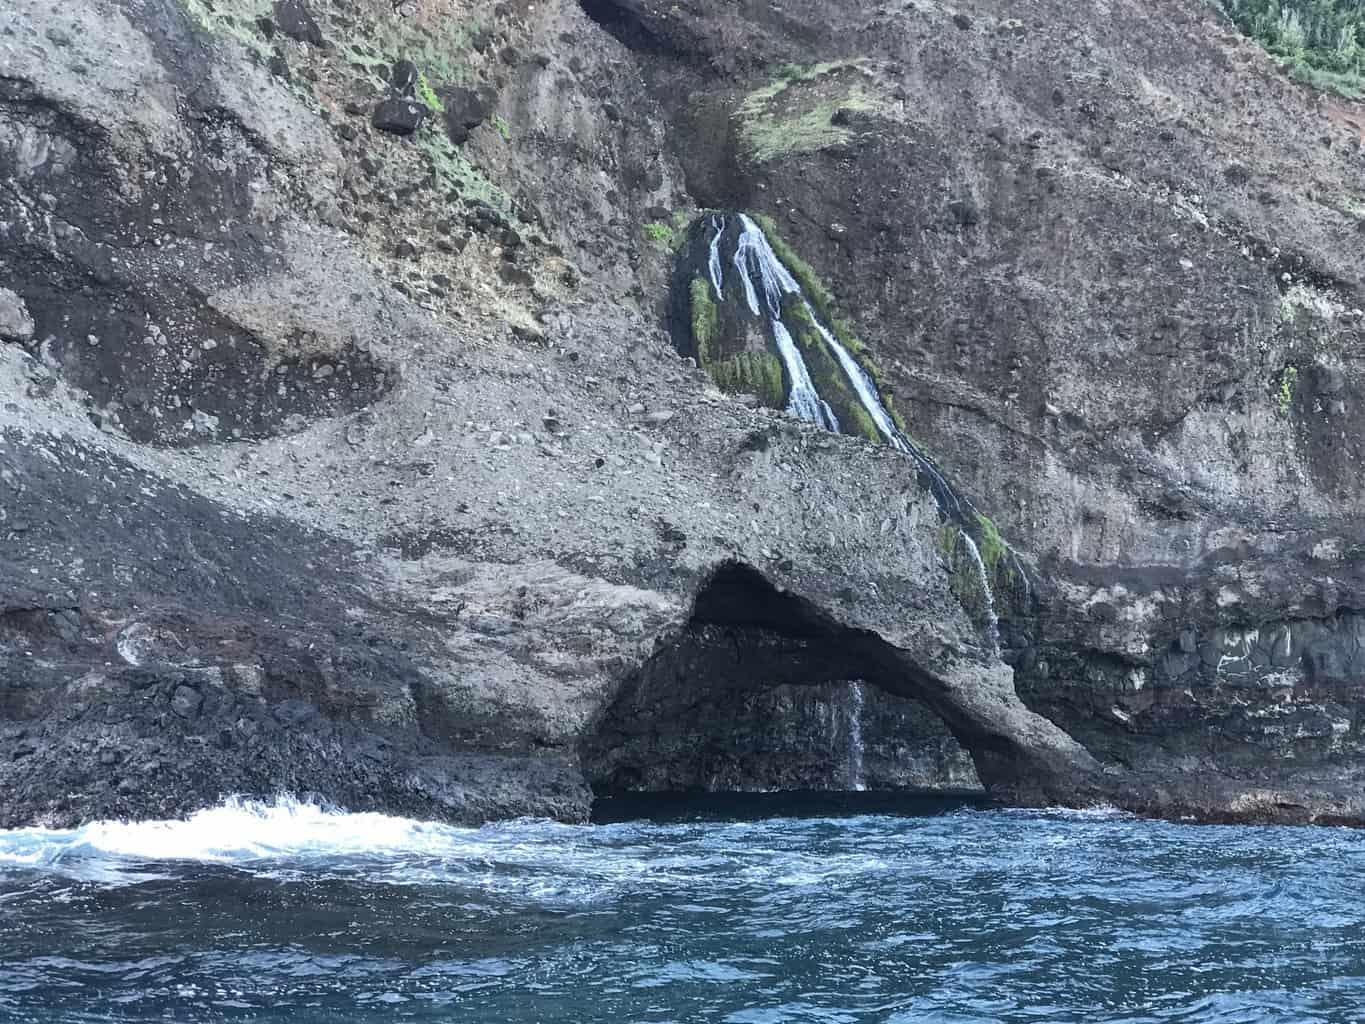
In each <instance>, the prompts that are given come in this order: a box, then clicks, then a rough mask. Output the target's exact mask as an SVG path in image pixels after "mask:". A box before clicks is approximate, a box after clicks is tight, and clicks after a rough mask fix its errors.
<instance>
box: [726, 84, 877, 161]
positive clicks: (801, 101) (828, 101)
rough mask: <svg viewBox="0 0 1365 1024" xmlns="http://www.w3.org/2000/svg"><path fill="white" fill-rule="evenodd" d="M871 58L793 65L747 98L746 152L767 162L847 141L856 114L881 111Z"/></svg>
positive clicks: (742, 116)
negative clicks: (871, 80) (872, 80)
mask: <svg viewBox="0 0 1365 1024" xmlns="http://www.w3.org/2000/svg"><path fill="white" fill-rule="evenodd" d="M866 65H867V62H866V61H859V60H851V61H838V62H834V63H826V64H816V65H814V66H812V67H809V68H800V67H794V66H789V67H786V68H784V69H783V70H782V72H781V74H780V75H779V77H778V78H777V79H776V80H775V81H773V82H771V83H769V84H768V85H765V86H763V87H761V88H759V89H755V90H754V91H753V92H751V93H749V95H748V96H746V97H745V98H744V102H743V103H741V104H740V106H739V109H738V110H736V111H735V117H736V119H737V120H738V122H739V137H740V145H741V149H742V150H743V152H744V155H745V156H746V157H747V158H748V159H749V160H751V161H753V162H754V163H764V162H766V161H769V160H775V159H777V158H779V157H784V156H790V155H792V154H795V153H812V152H815V151H817V150H821V149H828V148H830V147H832V146H838V145H841V144H844V143H847V142H848V141H849V140H850V139H851V138H852V136H853V128H852V127H851V126H850V122H851V121H852V120H854V119H855V118H856V116H857V115H869V114H876V113H877V112H879V111H880V110H881V108H882V103H881V100H880V99H879V98H878V97H877V96H876V94H875V93H874V92H873V91H872V89H871V88H870V86H869V84H868V82H866V81H864V78H865V77H866V76H867V75H868V71H867V68H866Z"/></svg>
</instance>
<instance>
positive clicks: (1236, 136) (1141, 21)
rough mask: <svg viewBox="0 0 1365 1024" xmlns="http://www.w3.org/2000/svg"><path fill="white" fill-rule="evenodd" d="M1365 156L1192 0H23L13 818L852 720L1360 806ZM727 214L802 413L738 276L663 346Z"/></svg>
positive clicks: (1048, 765) (907, 765)
mask: <svg viewBox="0 0 1365 1024" xmlns="http://www.w3.org/2000/svg"><path fill="white" fill-rule="evenodd" d="M1362 162H1363V161H1362V157H1361V154H1360V144H1359V137H1358V136H1357V135H1356V134H1354V133H1353V132H1351V131H1349V130H1348V129H1345V128H1339V127H1337V125H1336V122H1334V121H1332V120H1330V119H1329V118H1328V117H1327V116H1326V115H1325V114H1324V113H1323V112H1321V111H1320V110H1319V109H1318V107H1317V105H1316V101H1315V98H1314V97H1313V96H1312V95H1310V94H1308V93H1306V92H1305V91H1303V89H1302V88H1301V87H1298V86H1294V85H1291V84H1289V83H1287V82H1285V81H1282V80H1281V79H1280V78H1279V77H1277V75H1276V73H1275V72H1274V70H1273V68H1272V67H1271V66H1270V65H1269V63H1268V62H1267V60H1266V59H1265V58H1264V57H1263V56H1261V55H1260V54H1259V52H1258V51H1256V50H1255V48H1254V47H1253V46H1252V45H1251V44H1249V43H1245V42H1243V41H1241V40H1240V39H1239V38H1238V37H1236V35H1235V34H1234V33H1233V32H1232V31H1231V30H1230V28H1229V27H1227V26H1225V25H1222V24H1220V23H1218V22H1217V21H1216V20H1215V19H1214V18H1213V16H1212V15H1210V14H1209V13H1208V12H1206V11H1205V10H1204V9H1203V7H1201V6H1200V5H1198V4H1196V3H1194V2H1193V0H1191V2H1190V3H1187V4H1183V3H1182V4H1174V5H1166V6H1165V7H1163V8H1162V9H1160V10H1153V9H1150V5H1143V4H1139V3H1136V2H1131V3H1130V2H1115V3H1112V4H1109V5H1106V7H1105V9H1104V10H1103V11H1098V10H1096V9H1092V8H1076V7H1074V5H1063V4H1061V3H1056V2H1052V0H1031V2H1029V3H1025V4H1019V3H1011V4H1000V3H993V2H989V0H979V2H975V3H966V4H963V5H960V6H955V7H952V8H947V7H943V6H941V5H938V4H924V3H917V4H914V5H910V4H895V3H893V4H890V5H888V4H876V5H874V4H862V3H841V4H832V3H827V2H823V0H795V2H792V3H788V4H785V5H783V7H782V8H781V10H780V11H779V10H777V9H774V8H773V7H772V6H771V5H766V4H751V5H733V4H721V3H704V2H693V3H686V4H667V5H665V4H654V3H651V2H646V0H591V2H587V0H585V2H584V3H583V4H581V5H580V4H578V3H576V2H571V0H549V2H542V3H537V4H534V5H532V4H528V3H524V2H521V0H516V2H511V0H509V2H506V3H500V4H497V5H494V6H491V7H490V6H489V5H485V4H475V3H467V2H462V0H414V2H412V3H408V4H403V5H399V6H397V7H394V6H393V5H391V4H388V3H377V2H371V0H353V2H351V3H349V4H331V5H321V4H318V5H314V6H311V7H310V6H309V5H308V4H307V3H305V2H304V0H279V2H277V3H273V4H272V3H269V2H266V0H218V2H216V3H214V4H209V3H206V2H202V0H119V2H117V3H110V2H96V0H78V2H75V3H71V4H64V5H55V6H54V5H51V4H40V3H37V2H35V0H18V2H17V3H12V4H10V5H9V7H8V8H7V9H6V11H5V12H4V13H3V14H0V338H3V341H4V343H3V344H0V395H3V403H2V404H0V496H2V504H0V537H2V538H3V543H0V826H8V825H14V824H19V823H28V822H39V821H40V822H54V823H55V822H69V821H73V820H78V819H84V818H89V817H92V816H109V815H114V816H119V815H144V814H150V813H156V814H166V813H176V812H181V811H186V810H189V809H192V808H194V807H196V806H200V805H202V804H204V803H208V802H212V801H214V800H216V799H217V798H219V797H220V796H221V795H222V794H224V793H227V792H251V793H268V792H272V791H275V790H278V789H289V790H294V791H299V792H315V793H318V794H320V795H322V796H324V797H327V798H330V799H334V800H337V801H339V802H342V803H346V804H348V805H350V806H354V807H358V808H360V807H372V808H385V809H393V810H401V811H404V812H407V813H419V814H426V815H432V816H436V817H443V818H448V819H452V820H461V821H476V820H483V819H486V818H490V817H499V816H508V815H516V814H527V813H530V814H543V815H549V816H556V817H561V818H566V819H577V818H581V817H582V816H583V815H584V814H585V813H586V809H587V806H588V803H589V801H590V799H591V792H592V790H591V789H590V786H594V787H596V788H597V789H598V790H599V791H601V790H605V789H611V788H622V787H624V788H631V787H645V788H679V787H694V786H700V787H707V786H713V787H724V788H762V787H769V786H837V785H844V784H857V782H858V781H859V780H858V778H857V777H856V775H855V774H854V773H852V771H851V768H850V762H849V760H848V757H849V751H850V749H851V748H850V742H851V736H852V732H853V726H854V724H856V725H857V726H858V730H859V733H860V737H861V741H862V742H861V750H862V769H861V770H862V779H861V781H862V784H866V785H884V786H898V785H907V784H910V785H935V786H949V787H960V786H964V785H965V786H972V785H981V786H984V787H985V788H987V789H988V790H990V791H991V792H993V793H995V794H997V795H999V796H1000V797H1001V798H1003V799H1012V800H1020V801H1036V800H1048V801H1057V802H1086V801H1092V800H1109V801H1111V802H1116V803H1120V804H1122V805H1124V806H1129V807H1133V808H1135V809H1138V810H1142V811H1147V812H1151V813H1172V814H1173V813H1195V814H1199V815H1202V816H1205V817H1215V818H1244V819H1267V818H1274V819H1293V820H1350V821H1358V820H1361V818H1362V817H1365V815H1362V800H1361V798H1360V796H1359V793H1360V786H1359V782H1360V778H1359V775H1360V772H1361V771H1362V769H1365V760H1362V757H1361V751H1360V747H1361V743H1362V740H1361V724H1360V717H1361V716H1360V711H1361V709H1362V706H1363V704H1365V701H1363V699H1362V692H1361V685H1360V680H1361V678H1362V666H1363V665H1365V653H1362V642H1361V639H1360V637H1361V636H1362V633H1361V628H1360V626H1359V622H1360V616H1359V614H1358V610H1359V609H1361V608H1365V594H1362V591H1363V590H1365V577H1363V576H1362V572H1361V565H1362V563H1361V560H1360V558H1359V552H1360V551H1362V550H1365V547H1361V545H1362V543H1365V537H1362V532H1363V529H1362V525H1361V518H1360V516H1359V514H1358V511H1357V510H1358V506H1359V501H1360V490H1361V474H1360V467H1359V457H1360V452H1359V450H1358V448H1359V444H1360V442H1359V440H1358V438H1359V436H1360V430H1359V429H1358V419H1359V417H1360V416H1361V415H1362V411H1361V410H1362V405H1361V399H1362V387H1363V386H1365V376H1362V372H1361V370H1360V368H1359V366H1358V365H1357V363H1358V361H1357V360H1356V354H1355V350H1356V349H1357V348H1359V341H1360V338H1359V331H1360V325H1361V322H1362V319H1365V318H1363V317H1362V314H1361V313H1360V312H1359V310H1358V309H1357V307H1358V306H1361V305H1365V303H1362V301H1361V298H1360V296H1359V294H1358V292H1359V283H1358V268H1359V266H1360V265H1361V257H1362V255H1365V251H1363V250H1365V233H1362V231H1361V230H1360V224H1361V223H1363V222H1362V221H1361V220H1360V217H1361V215H1362V211H1365V194H1362V189H1361V188H1360V187H1359V186H1358V185H1357V184H1356V182H1357V181H1358V180H1360V178H1361V175H1360V172H1361V169H1362V167H1361V165H1362ZM739 211H747V213H746V216H749V217H752V218H753V221H752V222H753V223H755V224H761V225H763V226H764V232H763V233H764V235H765V237H768V236H771V239H772V240H773V241H774V244H775V245H776V251H775V253H774V255H775V256H776V258H777V260H778V262H779V263H780V264H781V265H782V267H783V268H784V269H785V270H786V271H787V272H789V273H791V274H792V275H793V279H794V280H795V279H799V283H800V284H801V285H802V286H803V287H802V294H803V295H804V296H807V297H809V298H810V299H811V302H810V308H811V314H810V326H809V328H803V326H802V325H801V324H796V323H794V322H793V323H792V324H791V326H792V328H793V330H792V332H790V333H792V334H793V341H794V343H795V344H796V345H797V346H798V347H799V348H800V350H801V351H802V352H803V353H805V358H806V359H807V360H808V361H809V362H810V364H811V366H813V367H814V368H815V373H814V374H813V376H812V384H813V386H814V387H815V388H816V389H817V390H819V391H821V393H822V394H823V395H824V396H825V398H824V400H826V401H827V403H828V405H829V408H830V410H831V411H832V413H833V414H834V417H835V419H837V420H838V421H839V423H838V425H839V428H840V432H838V433H833V432H830V431H829V430H828V429H827V428H828V427H830V426H832V425H833V424H831V423H827V422H826V423H817V422H815V421H813V420H812V419H811V417H809V416H807V417H805V418H804V419H803V418H802V417H801V416H800V415H799V410H797V412H798V415H792V414H791V413H789V412H788V411H787V410H788V407H789V406H791V405H792V398H793V394H792V391H793V377H792V372H791V367H790V365H786V364H782V365H779V366H778V368H777V369H778V372H777V374H776V376H775V377H774V375H773V366H774V364H773V362H772V356H773V355H774V350H773V347H772V346H773V344H774V328H773V327H772V323H771V320H772V319H773V318H768V320H769V321H770V322H769V323H767V324H766V325H764V324H763V323H761V322H758V321H754V322H750V321H749V320H748V319H747V316H748V315H747V314H744V313H743V312H742V310H740V311H738V312H736V311H735V309H734V308H733V307H731V306H730V305H728V304H727V303H726V302H725V301H724V300H723V299H721V297H720V296H719V295H718V296H716V297H715V298H716V299H721V301H720V302H719V304H718V305H716V307H715V309H714V310H713V312H714V316H715V321H714V326H715V330H714V332H713V333H712V335H711V336H710V338H711V340H712V341H713V346H712V347H711V348H710V349H709V350H708V351H706V352H703V351H702V350H701V349H699V348H698V345H697V341H698V339H697V324H698V322H699V321H698V319H697V317H698V311H699V310H700V311H701V312H702V313H703V314H705V313H706V307H705V304H704V303H701V302H700V298H701V296H702V295H704V294H705V293H704V290H703V291H701V292H697V293H696V294H694V290H693V288H692V282H693V281H694V280H697V279H701V280H702V281H703V283H705V280H706V276H707V275H706V274H703V273H701V271H702V270H703V269H704V268H705V263H706V261H707V260H709V257H710V252H709V249H707V248H705V247H706V246H709V241H706V240H705V236H706V225H707V223H710V222H714V218H715V216H716V214H719V213H723V214H725V215H726V216H727V217H729V218H730V219H731V223H734V222H735V221H736V218H737V217H738V213H739ZM694 224H695V225H696V227H694V228H692V229H691V233H690V234H689V226H691V225H694ZM732 230H733V229H732ZM698 239H702V241H701V242H699V241H698ZM726 244H727V246H729V247H730V248H729V249H727V255H729V256H732V255H733V253H732V252H731V249H733V247H734V245H736V244H738V243H737V241H736V239H735V238H734V237H733V236H732V237H730V238H728V239H727V241H726ZM698 245H702V246H703V248H702V249H698ZM675 248H676V249H677V252H675ZM789 299H790V296H788V300H789ZM708 301H710V300H708ZM787 304H788V309H787V310H785V311H779V312H781V313H782V315H781V316H779V317H778V318H776V319H777V320H778V321H779V322H781V323H784V324H785V323H787V320H786V319H784V318H785V317H786V316H787V315H792V316H796V317H798V318H799V317H800V310H799V309H794V308H791V307H790V301H788V303H787ZM703 322H705V321H704V317H703ZM754 323H758V326H757V327H756V326H754ZM803 330H804V333H803ZM821 330H824V331H826V332H828V334H829V335H830V337H831V339H832V340H833V341H835V342H838V343H839V344H840V345H846V346H847V349H848V351H849V353H851V355H852V356H853V357H855V359H856V361H858V363H859V365H860V366H862V367H863V368H864V369H865V370H866V372H867V374H868V379H869V380H870V381H871V383H872V390H873V391H874V392H875V397H876V399H877V401H878V402H879V403H880V404H882V405H883V406H884V407H885V409H886V411H887V415H888V416H891V415H892V413H894V421H895V423H894V429H893V430H886V429H881V428H880V427H879V424H878V422H877V419H876V417H875V416H869V415H868V410H867V405H866V403H865V402H862V403H860V402H859V401H858V400H857V395H856V394H854V393H853V392H850V391H848V389H847V388H843V389H842V390H841V389H840V388H839V387H835V385H834V384H833V383H831V382H836V381H837V380H839V379H840V378H839V377H838V376H837V373H836V371H838V370H840V367H841V364H840V363H839V362H838V358H837V354H836V358H835V360H834V362H831V363H829V364H828V365H825V364H822V363H821V362H820V353H821V352H826V354H828V352H833V351H834V349H832V348H825V347H822V345H823V343H822V342H821V341H820V337H819V336H820V333H821ZM812 332H813V333H812ZM855 340H856V345H855V344H854V341H855ZM722 363H723V364H724V365H723V366H722V365H720V364H722ZM844 371H845V374H846V372H847V368H846V367H844ZM842 379H845V380H849V381H852V380H853V378H852V377H848V376H847V375H846V376H845V377H844V378H842ZM855 390H856V389H855ZM835 392H838V393H837V394H836V393H835ZM860 409H861V410H862V411H861V412H860V411H859V410H860ZM869 420H870V425H869V422H868V421H869ZM896 434H899V435H901V436H903V438H904V439H905V441H906V442H907V443H908V444H910V445H912V446H913V449H914V452H915V453H918V457H907V451H906V450H905V449H904V448H903V447H902V446H899V445H897V444H895V443H894V440H895V438H894V436H893V435H896ZM926 467H928V468H929V469H932V470H933V472H932V473H931V472H928V470H927V469H926ZM936 476H937V479H935V477H936ZM945 487H946V488H948V491H949V492H950V493H951V494H952V495H954V496H955V497H956V498H957V499H958V508H957V511H956V513H955V512H954V511H953V510H951V509H950V508H948V507H947V506H946V505H945V497H944V494H945V492H944V488H945ZM964 509H966V510H969V512H964V511H963V510H964ZM969 548H970V550H971V551H974V552H976V554H977V557H976V558H972V559H970V560H969V559H968V557H967V551H968V549H969ZM1005 551H1008V552H1009V553H1010V554H1009V557H1008V558H1003V557H999V556H1000V554H1001V552H1005ZM992 552H993V553H994V554H995V555H996V556H997V557H992V558H983V557H981V556H982V555H983V554H986V555H989V554H991V553H992ZM982 563H985V564H984V566H983V568H984V570H985V578H984V579H978V578H977V567H978V566H981V565H982ZM986 599H990V601H993V603H994V605H995V612H996V613H998V618H999V622H998V633H997V632H996V631H994V630H993V629H992V628H991V623H990V615H989V611H990V609H989V607H988V604H987V602H986ZM855 682H856V683H859V684H860V685H859V686H858V687H857V688H856V689H855V688H854V687H853V685H852V684H853V683H855ZM855 694H861V695H862V700H861V704H862V712H861V713H854V711H855V710H856V709H855V705H854V695H855ZM851 709H852V710H851ZM968 758H969V759H970V762H971V763H970V765H969V764H968V763H967V759H968Z"/></svg>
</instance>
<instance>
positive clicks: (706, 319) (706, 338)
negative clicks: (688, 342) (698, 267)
mask: <svg viewBox="0 0 1365 1024" xmlns="http://www.w3.org/2000/svg"><path fill="white" fill-rule="evenodd" d="M688 291H689V293H690V295H691V298H692V343H693V344H694V345H695V346H696V351H697V365H698V366H700V367H702V368H703V369H707V368H709V367H710V365H711V364H712V363H713V362H715V358H716V351H715V344H716V333H717V331H719V330H720V311H719V310H718V309H717V308H716V304H715V302H713V301H712V299H711V282H710V281H708V280H706V278H704V277H701V276H697V277H694V278H692V284H691V285H690V286H689V288H688ZM779 376H780V375H779Z"/></svg>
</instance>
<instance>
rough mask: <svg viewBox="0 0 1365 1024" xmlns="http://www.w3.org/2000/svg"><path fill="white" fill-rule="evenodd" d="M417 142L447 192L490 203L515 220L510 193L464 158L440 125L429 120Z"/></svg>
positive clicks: (421, 129)
mask: <svg viewBox="0 0 1365 1024" xmlns="http://www.w3.org/2000/svg"><path fill="white" fill-rule="evenodd" d="M414 138H415V139H416V142H417V145H418V147H419V148H420V149H421V151H422V154H423V156H424V157H425V158H426V161H427V164H428V165H429V166H430V167H431V171H432V174H434V175H435V177H436V181H437V183H438V184H439V185H440V186H441V188H443V189H444V190H445V191H446V192H458V193H459V194H460V195H461V196H462V197H464V198H466V199H477V200H480V201H481V202H485V203H487V204H488V205H489V206H491V207H493V208H494V209H495V210H497V211H498V212H500V213H502V214H503V215H504V216H507V217H512V216H514V211H513V205H512V200H511V199H510V198H508V196H507V193H505V192H504V191H503V190H502V189H500V188H498V186H497V185H495V184H493V183H492V182H491V181H489V180H488V179H487V178H486V177H484V174H483V172H482V171H480V170H479V169H478V168H477V167H475V166H474V165H473V164H472V163H470V162H469V161H468V160H467V159H466V158H465V156H464V154H463V153H461V152H460V149H459V147H458V146H456V145H455V144H454V143H453V142H451V141H450V136H448V135H447V134H446V133H445V130H444V128H442V127H441V125H440V124H439V122H437V121H435V120H434V119H432V118H427V119H426V121H425V122H424V123H423V124H422V126H421V128H419V129H418V130H417V134H416V135H415V136H414Z"/></svg>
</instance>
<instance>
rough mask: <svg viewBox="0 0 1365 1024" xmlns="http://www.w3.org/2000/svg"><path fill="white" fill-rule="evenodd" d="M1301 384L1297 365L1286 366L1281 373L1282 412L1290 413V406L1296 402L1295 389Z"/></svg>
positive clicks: (1280, 394) (1280, 396)
mask: <svg viewBox="0 0 1365 1024" xmlns="http://www.w3.org/2000/svg"><path fill="white" fill-rule="evenodd" d="M1298 385H1299V369H1298V367H1297V366H1286V367H1285V368H1284V370H1283V372H1281V374H1280V393H1279V399H1280V412H1281V413H1282V414H1284V415H1286V416H1288V415H1289V408H1290V406H1292V405H1293V404H1294V390H1295V389H1296V388H1297V387H1298Z"/></svg>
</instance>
